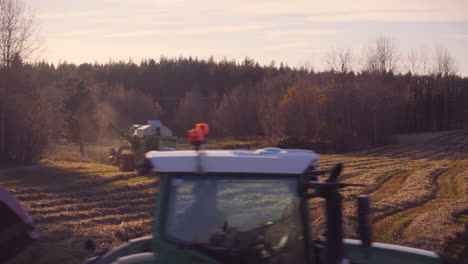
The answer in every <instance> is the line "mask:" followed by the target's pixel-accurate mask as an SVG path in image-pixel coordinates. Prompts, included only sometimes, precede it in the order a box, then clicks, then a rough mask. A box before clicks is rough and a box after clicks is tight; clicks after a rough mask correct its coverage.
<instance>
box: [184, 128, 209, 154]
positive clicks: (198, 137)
mask: <svg viewBox="0 0 468 264" xmlns="http://www.w3.org/2000/svg"><path fill="white" fill-rule="evenodd" d="M208 132H209V127H208V125H207V124H204V123H200V124H197V125H196V126H195V128H194V129H190V130H188V131H187V135H188V139H189V141H190V143H192V145H194V146H195V147H196V148H197V149H198V147H199V146H200V145H202V144H203V143H205V135H208Z"/></svg>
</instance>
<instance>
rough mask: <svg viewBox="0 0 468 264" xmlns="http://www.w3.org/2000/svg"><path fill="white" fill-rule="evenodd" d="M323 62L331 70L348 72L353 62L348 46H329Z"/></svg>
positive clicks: (342, 72)
mask: <svg viewBox="0 0 468 264" xmlns="http://www.w3.org/2000/svg"><path fill="white" fill-rule="evenodd" d="M325 63H326V64H327V66H328V68H329V69H330V70H332V71H333V72H338V73H341V74H345V73H348V72H350V71H351V70H352V63H353V57H352V55H351V50H350V49H348V48H339V49H337V48H331V49H330V50H329V51H328V53H327V56H326V58H325Z"/></svg>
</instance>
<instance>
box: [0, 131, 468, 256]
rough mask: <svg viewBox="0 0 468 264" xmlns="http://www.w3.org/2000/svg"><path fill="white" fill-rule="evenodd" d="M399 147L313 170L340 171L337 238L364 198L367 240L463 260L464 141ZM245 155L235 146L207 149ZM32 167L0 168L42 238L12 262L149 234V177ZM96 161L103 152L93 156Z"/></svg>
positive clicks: (62, 154) (53, 159) (67, 160)
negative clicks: (370, 235) (341, 214)
mask: <svg viewBox="0 0 468 264" xmlns="http://www.w3.org/2000/svg"><path fill="white" fill-rule="evenodd" d="M399 141H400V143H399V144H395V145H390V146H385V147H381V148H376V149H371V150H367V151H362V152H357V153H349V154H343V155H323V156H321V168H330V167H332V166H333V165H334V164H336V163H339V162H341V163H343V164H344V166H345V171H344V173H343V176H342V181H344V182H349V183H362V184H366V187H348V188H346V189H344V190H343V195H344V197H345V204H344V206H345V231H346V234H347V236H348V237H355V236H356V234H355V232H354V229H355V214H356V212H355V205H354V204H355V197H356V196H357V195H359V194H369V195H370V196H371V201H372V210H373V228H374V240H375V241H381V242H389V243H395V244H400V245H407V246H413V247H418V248H424V249H429V250H433V251H437V252H444V253H445V254H449V255H451V256H453V257H455V258H459V259H468V252H467V251H468V248H467V245H468V234H467V231H468V229H467V227H468V133H466V132H463V131H450V132H446V133H442V134H440V133H439V134H424V135H416V136H413V137H411V136H406V137H401V138H399ZM226 145H230V146H231V147H238V146H241V147H249V146H252V145H255V144H253V143H252V144H249V142H246V143H243V142H242V141H238V142H234V143H232V142H231V141H227V140H226V141H219V142H217V141H216V142H213V143H212V147H222V146H226ZM55 151H56V152H57V154H52V155H49V156H47V157H46V158H45V159H44V160H43V161H42V162H41V163H40V164H38V165H34V166H28V167H20V168H4V169H0V185H1V186H3V187H6V188H8V189H10V190H11V191H12V192H13V193H15V194H16V196H17V197H18V198H19V199H20V200H21V201H22V202H23V203H24V204H25V206H26V207H27V209H28V210H29V211H30V213H31V215H32V216H33V219H34V221H35V223H36V227H37V229H38V231H39V233H40V234H41V238H40V240H39V241H37V242H36V243H35V244H34V245H33V246H31V248H29V249H28V250H27V251H25V252H24V253H23V254H21V255H20V256H19V257H18V258H17V259H15V260H14V261H12V262H11V263H80V262H81V261H82V260H83V259H84V258H85V257H86V256H88V255H89V252H87V251H86V250H85V249H84V247H83V242H84V241H85V240H86V239H88V238H93V239H95V241H96V242H97V245H98V247H99V250H103V249H105V248H110V247H114V246H117V245H119V244H121V243H123V242H124V241H126V240H128V239H129V238H132V237H137V236H142V235H147V234H150V233H151V223H152V210H153V203H154V199H155V195H154V193H155V192H156V191H157V187H156V182H157V179H155V178H152V177H142V176H137V175H136V174H134V173H122V172H119V171H118V170H117V168H116V167H112V166H108V165H104V164H99V163H95V162H92V161H93V160H95V159H93V158H79V157H78V156H77V155H76V154H74V151H75V149H73V148H72V147H61V149H58V150H57V148H55ZM90 151H95V152H96V153H100V152H104V151H105V149H101V148H100V147H96V149H91V150H90ZM322 205H323V201H320V200H317V201H315V200H314V201H312V202H311V204H310V207H311V216H312V218H311V221H312V225H313V226H314V227H315V229H314V234H321V232H323V224H324V217H323V215H322V210H321V206H322Z"/></svg>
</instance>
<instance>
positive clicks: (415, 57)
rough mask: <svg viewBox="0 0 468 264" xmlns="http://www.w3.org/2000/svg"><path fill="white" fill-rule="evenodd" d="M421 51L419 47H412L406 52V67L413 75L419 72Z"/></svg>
mask: <svg viewBox="0 0 468 264" xmlns="http://www.w3.org/2000/svg"><path fill="white" fill-rule="evenodd" d="M420 64H421V63H420V61H419V53H418V50H417V49H411V50H409V51H408V53H407V54H406V62H405V66H406V69H407V70H408V71H409V72H411V74H412V75H416V74H417V73H418V72H419V66H420Z"/></svg>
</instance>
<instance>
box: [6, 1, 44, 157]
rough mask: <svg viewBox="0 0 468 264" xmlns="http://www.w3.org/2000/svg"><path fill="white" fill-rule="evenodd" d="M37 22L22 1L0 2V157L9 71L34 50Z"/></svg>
mask: <svg viewBox="0 0 468 264" xmlns="http://www.w3.org/2000/svg"><path fill="white" fill-rule="evenodd" d="M35 29H36V28H35V22H34V18H33V16H32V14H31V13H30V12H29V11H28V10H27V9H26V7H25V5H24V2H23V1H22V0H0V65H1V66H2V70H3V72H4V74H5V77H4V78H2V79H3V83H2V88H3V89H2V91H1V92H2V93H1V94H0V95H1V98H2V103H1V105H2V109H1V124H0V125H1V134H0V136H1V138H0V146H1V149H0V155H4V154H5V124H6V121H5V119H6V114H5V112H6V104H7V103H8V93H9V84H8V76H9V71H10V68H11V66H12V63H13V61H14V60H15V58H25V57H27V56H28V55H30V53H31V52H32V51H33V50H34V47H35V44H34V42H35V40H34V38H33V37H34V33H35V31H36V30H35Z"/></svg>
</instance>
